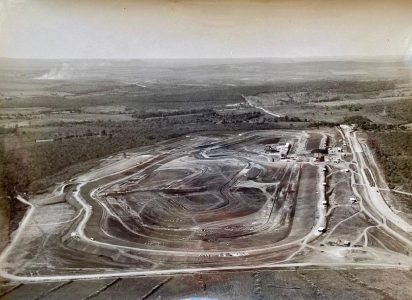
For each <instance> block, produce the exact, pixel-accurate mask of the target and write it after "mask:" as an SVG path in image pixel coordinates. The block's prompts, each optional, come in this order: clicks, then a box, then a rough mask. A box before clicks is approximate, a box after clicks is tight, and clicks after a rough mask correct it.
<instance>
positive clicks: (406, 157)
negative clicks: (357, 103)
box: [368, 131, 412, 191]
mask: <svg viewBox="0 0 412 300" xmlns="http://www.w3.org/2000/svg"><path fill="white" fill-rule="evenodd" d="M368 144H369V146H370V147H371V149H373V150H374V152H375V154H376V156H377V158H378V160H379V163H380V164H381V166H382V167H383V169H384V171H385V176H386V179H387V181H388V183H389V186H390V187H391V188H394V187H395V186H403V188H404V189H409V191H412V188H411V187H412V172H411V170H412V132H410V131H390V132H376V133H370V134H369V138H368Z"/></svg>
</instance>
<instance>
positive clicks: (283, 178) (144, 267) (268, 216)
mask: <svg viewBox="0 0 412 300" xmlns="http://www.w3.org/2000/svg"><path fill="white" fill-rule="evenodd" d="M0 62H1V61H0ZM77 63H78V64H79V65H80V63H79V62H72V66H71V67H70V68H66V69H65V72H62V73H60V71H59V70H60V69H59V68H60V67H59V65H60V64H57V67H55V68H53V69H51V71H50V64H51V63H50V62H36V63H34V64H33V65H32V68H31V69H30V68H29V70H27V67H23V66H20V67H21V69H20V68H19V67H18V64H17V66H16V65H14V64H12V63H11V62H9V61H2V62H1V63H0V67H1V68H2V69H3V70H7V71H9V72H8V73H7V74H6V73H3V75H0V87H2V91H1V94H0V107H1V113H0V125H1V130H2V132H0V134H1V141H2V142H3V145H4V147H3V149H2V151H3V152H2V153H1V154H2V155H1V157H2V159H3V160H4V162H3V164H2V165H0V166H1V167H4V170H8V171H10V170H12V171H10V173H11V174H8V173H7V174H6V175H5V179H6V180H7V182H8V183H9V185H10V186H6V189H7V188H9V189H8V190H6V192H8V195H9V197H10V198H11V200H13V199H14V200H13V201H10V202H0V204H3V203H8V204H9V205H12V206H13V207H14V208H15V207H18V208H19V210H18V211H19V212H18V213H15V215H14V216H12V217H11V219H12V221H13V220H14V222H15V223H18V224H13V222H7V220H5V219H6V217H4V218H2V219H1V220H0V221H2V222H4V223H5V224H11V227H13V229H15V230H14V231H13V233H12V234H11V235H10V236H9V243H8V244H7V246H6V243H7V238H5V239H4V240H5V243H4V244H5V245H4V250H3V251H2V252H1V254H0V278H1V280H2V282H1V285H0V298H1V299H62V298H64V299H117V298H119V299H191V298H193V299H195V297H203V298H210V299H273V298H279V299H285V298H293V299H296V298H298V299H299V298H302V299H311V298H323V299H334V298H339V299H408V298H410V297H411V296H412V289H411V286H412V275H411V267H412V257H411V251H412V223H411V222H410V220H412V216H411V215H410V211H409V210H402V209H399V208H402V207H401V206H399V201H398V199H397V198H396V197H395V196H394V193H396V194H397V195H398V194H399V195H402V196H404V197H409V198H410V196H411V194H410V193H409V192H408V190H407V189H396V190H393V189H390V188H389V187H388V184H387V180H386V178H385V174H384V172H383V171H382V169H381V167H380V165H379V163H378V162H377V161H376V160H375V154H374V151H375V150H374V149H372V148H371V147H370V144H369V143H368V134H367V133H365V131H362V130H360V129H359V128H361V127H360V125H359V124H357V125H354V124H351V122H343V120H346V119H345V118H348V117H354V116H355V117H368V118H370V120H372V121H375V120H380V121H381V123H379V126H386V127H382V128H384V129H383V130H387V131H386V134H388V133H389V134H390V130H398V129H399V128H400V126H402V124H405V123H406V122H411V121H408V120H409V118H410V117H411V116H412V115H411V116H410V115H409V111H408V110H407V109H404V108H405V107H409V105H410V101H411V95H412V87H411V85H410V83H409V81H408V80H407V79H408V78H407V77H408V75H405V73H408V72H407V70H405V69H404V67H403V66H402V65H396V64H395V65H394V66H393V68H392V69H385V70H387V73H386V75H385V76H383V75H382V74H381V73H380V72H377V71H376V70H379V65H378V66H376V65H373V64H370V63H364V65H362V66H361V67H360V70H363V71H362V72H360V71H359V70H352V69H351V70H349V73H347V70H346V68H347V66H346V65H344V64H342V63H336V64H333V63H326V62H324V63H323V64H321V66H322V67H321V68H319V70H318V69H316V68H315V69H316V70H317V71H313V72H312V73H307V72H308V71H307V70H308V69H310V68H311V67H313V66H312V65H311V63H306V64H303V65H299V64H296V65H295V64H290V65H288V64H274V63H273V65H271V67H270V68H266V67H265V66H264V65H263V64H259V63H257V64H252V63H242V64H240V65H236V64H234V66H232V67H228V66H227V65H225V64H222V63H221V62H215V63H213V64H211V65H207V64H206V65H204V66H198V65H196V64H195V63H191V62H185V63H184V64H183V66H180V65H179V64H177V63H176V62H168V63H166V65H165V66H163V65H160V66H158V65H156V64H154V63H152V62H150V63H146V62H139V63H138V64H142V65H141V67H142V69H143V71H142V72H141V73H139V72H137V73H136V72H135V71H133V72H132V71H131V69H130V67H129V66H127V65H125V64H123V63H119V64H118V65H110V67H109V68H106V66H103V65H98V66H93V67H90V69H89V70H88V71H87V73H82V72H86V71H84V70H87V67H81V68H80V67H78V68H77V67H76V64H77ZM146 64H147V65H146ZM154 66H155V67H154ZM133 70H134V69H133ZM251 70H255V73H256V75H254V76H252V75H251V74H255V73H253V72H251ZM256 70H259V71H260V73H259V72H257V71H256ZM273 70H277V72H274V71H273ZM325 70H328V71H325ZM69 71H70V72H69ZM304 71H305V72H306V73H305V72H304ZM208 72H209V73H208ZM375 72H376V73H375ZM207 73H208V74H207ZM4 74H6V75H4ZM205 74H206V75H205ZM296 74H298V75H296ZM299 74H300V75H299ZM325 74H326V75H325ZM348 74H349V75H348ZM399 74H401V75H399ZM296 76H298V78H295V77H296ZM308 77H311V78H313V80H314V81H313V82H307V81H305V80H306V79H307V78H308ZM348 77H349V78H351V79H353V80H357V81H348V80H346V79H347V78H348ZM326 79H327V80H326ZM282 80H285V81H286V82H287V83H284V82H282ZM262 82H263V83H262ZM190 100H191V101H190ZM362 120H363V119H361V121H362ZM370 120H369V121H370ZM341 121H342V122H341ZM369 121H368V122H369ZM319 122H326V123H324V124H328V127H326V126H319V124H323V123H319ZM328 122H329V123H328ZM370 122H371V121H370ZM339 124H342V125H339ZM365 124H367V125H368V126H371V125H370V124H369V123H365ZM373 124H374V123H373ZM16 125H17V126H16ZM361 125H362V124H361ZM398 126H399V127H398ZM399 130H400V129H399ZM402 130H403V131H402V132H404V133H405V134H407V132H408V129H407V128H405V129H402ZM16 170H18V171H16ZM5 173H6V172H5ZM2 192H3V191H2ZM10 195H11V196H10ZM409 198H406V199H409ZM0 199H9V198H7V196H3V195H0ZM402 199H403V198H402ZM7 201H8V200H7ZM402 201H404V202H407V203H410V201H409V200H404V199H403V200H402ZM405 207H406V206H405ZM0 208H1V210H0V212H6V211H7V209H6V208H7V207H6V206H4V207H3V206H1V207H0ZM5 215H6V214H5ZM5 235H6V234H3V236H5Z"/></svg>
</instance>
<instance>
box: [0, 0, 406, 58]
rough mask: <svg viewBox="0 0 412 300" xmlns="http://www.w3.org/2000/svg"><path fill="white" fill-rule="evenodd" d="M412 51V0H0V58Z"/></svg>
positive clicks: (388, 53)
mask: <svg viewBox="0 0 412 300" xmlns="http://www.w3.org/2000/svg"><path fill="white" fill-rule="evenodd" d="M411 53H412V1H410V0H403V1H400V0H356V1H355V0H346V1H344V0H342V1H341V0H289V1H286V0H272V1H271V0H266V1H263V0H260V1H248V0H232V1H231V0H223V1H217V0H216V1H215V0H211V1H208V0H202V1H200V0H198V1H176V0H175V1H172V0H150V1H138V0H136V1H127V0H118V1H114V0H113V1H109V0H102V1H98V0H94V1H92V0H67V1H63V0H0V56H3V57H19V58H20V57H21V58H206V57H213V58H215V57H234V58H237V57H280V58H284V57H318V56H335V57H336V56H337V57H341V56H343V57H348V56H381V55H403V56H406V55H408V54H411Z"/></svg>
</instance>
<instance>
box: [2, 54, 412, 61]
mask: <svg viewBox="0 0 412 300" xmlns="http://www.w3.org/2000/svg"><path fill="white" fill-rule="evenodd" d="M0 59H1V60H38V61H64V60H70V61H76V60H78V61H80V60H100V61H102V60H105V61H133V60H141V61H196V60H199V61H202V60H203V61H207V60H209V61H212V60H232V61H233V60H255V61H258V60H262V61H268V60H273V61H284V62H317V61H319V62H321V61H325V62H326V61H358V60H366V61H375V60H399V61H402V60H411V59H412V58H411V57H410V56H408V55H374V56H366V55H359V56H310V57H270V56H268V57H259V56H257V57H246V56H245V57H198V58H196V57H187V58H186V57H152V58H150V57H135V58H110V57H84V58H74V57H65V58H62V57H58V58H28V57H6V56H0Z"/></svg>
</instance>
